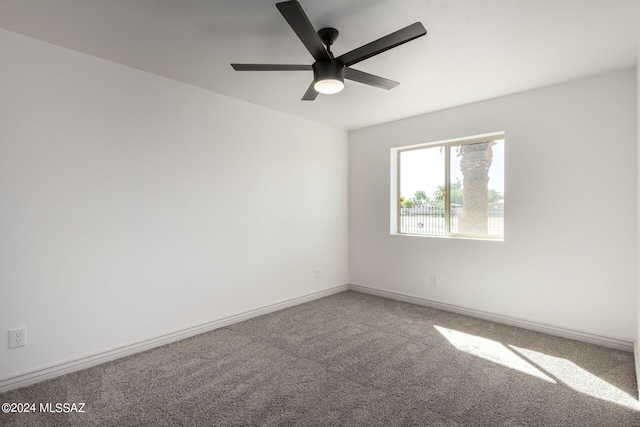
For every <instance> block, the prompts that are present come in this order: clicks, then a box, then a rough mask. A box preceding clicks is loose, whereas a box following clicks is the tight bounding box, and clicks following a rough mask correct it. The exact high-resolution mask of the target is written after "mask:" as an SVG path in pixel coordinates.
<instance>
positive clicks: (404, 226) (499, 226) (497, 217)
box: [400, 203, 504, 236]
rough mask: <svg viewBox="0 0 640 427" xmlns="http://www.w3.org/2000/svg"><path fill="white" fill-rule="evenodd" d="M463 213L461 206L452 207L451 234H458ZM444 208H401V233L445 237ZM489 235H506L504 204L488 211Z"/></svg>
mask: <svg viewBox="0 0 640 427" xmlns="http://www.w3.org/2000/svg"><path fill="white" fill-rule="evenodd" d="M462 213H463V207H462V206H460V205H452V206H451V219H450V225H449V226H450V232H451V233H458V218H459V217H460V215H462ZM444 214H445V213H444V206H442V205H435V204H423V205H417V206H414V207H412V208H400V232H401V233H407V234H428V235H444V234H445V221H444ZM487 217H488V219H487V221H488V223H487V226H488V234H489V235H498V236H500V235H503V234H504V204H503V203H490V204H489V209H488V211H487Z"/></svg>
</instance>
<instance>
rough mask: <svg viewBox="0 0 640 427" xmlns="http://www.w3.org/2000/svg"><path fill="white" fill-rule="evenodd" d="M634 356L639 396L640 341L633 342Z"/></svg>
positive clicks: (639, 394) (639, 393)
mask: <svg viewBox="0 0 640 427" xmlns="http://www.w3.org/2000/svg"><path fill="white" fill-rule="evenodd" d="M633 358H634V362H636V385H637V386H638V396H640V343H638V341H637V340H636V341H634V342H633Z"/></svg>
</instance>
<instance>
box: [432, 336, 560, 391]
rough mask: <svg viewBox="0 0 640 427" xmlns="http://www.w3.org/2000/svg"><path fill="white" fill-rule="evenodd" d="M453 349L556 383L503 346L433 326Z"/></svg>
mask: <svg viewBox="0 0 640 427" xmlns="http://www.w3.org/2000/svg"><path fill="white" fill-rule="evenodd" d="M434 328H436V330H437V331H438V332H440V333H441V334H442V336H444V337H445V338H446V339H447V341H449V342H450V343H451V344H452V345H453V346H454V347H455V348H457V349H458V350H460V351H464V352H466V353H469V354H472V355H474V356H477V357H481V358H483V359H485V360H489V361H491V362H494V363H497V364H499V365H502V366H505V367H507V368H511V369H514V370H517V371H520V372H522V373H525V374H527V375H531V376H534V377H536V378H540V379H542V380H545V381H548V382H550V383H554V384H556V382H555V381H554V380H553V379H552V378H550V377H549V376H547V375H545V374H544V373H543V372H542V371H540V370H539V369H538V368H536V367H535V366H533V365H532V364H531V363H528V362H527V361H526V360H524V359H523V358H522V357H520V356H519V355H517V354H516V353H514V352H513V351H512V350H510V349H509V348H508V347H506V346H505V345H503V344H501V343H499V342H497V341H493V340H490V339H487V338H482V337H478V336H475V335H470V334H465V333H464V332H460V331H454V330H452V329H447V328H443V327H441V326H434Z"/></svg>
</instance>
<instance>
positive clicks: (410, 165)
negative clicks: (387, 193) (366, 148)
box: [400, 139, 505, 198]
mask: <svg viewBox="0 0 640 427" xmlns="http://www.w3.org/2000/svg"><path fill="white" fill-rule="evenodd" d="M504 145H505V144H504V140H503V139H500V140H496V145H494V146H493V161H492V162H491V168H490V169H489V189H493V190H496V191H499V192H500V193H502V194H503V195H504ZM444 150H445V148H444V147H443V148H442V149H441V148H440V147H431V148H426V149H419V150H411V151H403V152H401V153H400V162H401V166H400V196H404V197H413V196H414V195H415V193H416V191H419V190H424V191H426V193H427V196H429V197H431V198H433V193H434V192H435V191H436V189H437V188H438V186H441V185H444ZM452 150H453V155H452V156H451V163H452V165H451V180H452V181H453V182H455V181H456V178H459V179H460V181H462V172H460V158H459V157H457V156H456V155H455V148H452Z"/></svg>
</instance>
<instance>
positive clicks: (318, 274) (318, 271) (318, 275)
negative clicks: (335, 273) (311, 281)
mask: <svg viewBox="0 0 640 427" xmlns="http://www.w3.org/2000/svg"><path fill="white" fill-rule="evenodd" d="M319 278H320V269H319V268H316V279H319Z"/></svg>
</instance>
